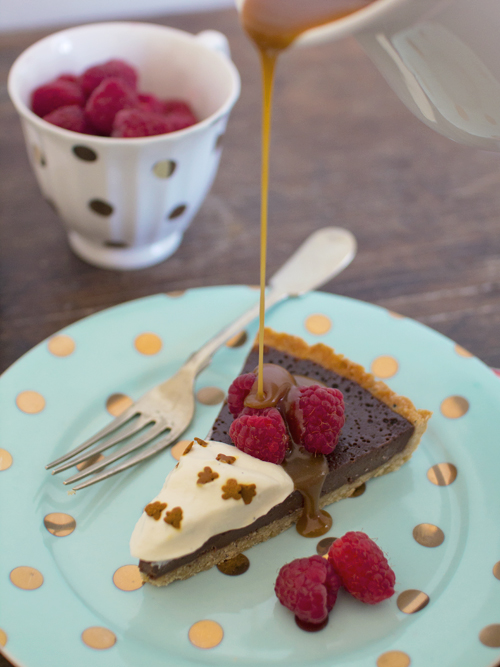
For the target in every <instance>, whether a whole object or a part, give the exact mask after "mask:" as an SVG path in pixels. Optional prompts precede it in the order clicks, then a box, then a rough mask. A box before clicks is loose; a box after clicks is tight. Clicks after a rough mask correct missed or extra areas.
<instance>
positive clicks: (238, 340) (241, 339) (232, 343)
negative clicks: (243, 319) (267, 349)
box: [226, 331, 248, 347]
mask: <svg viewBox="0 0 500 667" xmlns="http://www.w3.org/2000/svg"><path fill="white" fill-rule="evenodd" d="M247 340H248V335H247V332H246V331H242V332H240V333H239V334H236V336H233V337H232V338H230V339H229V340H228V341H227V343H226V347H241V346H242V345H245V343H246V342H247Z"/></svg>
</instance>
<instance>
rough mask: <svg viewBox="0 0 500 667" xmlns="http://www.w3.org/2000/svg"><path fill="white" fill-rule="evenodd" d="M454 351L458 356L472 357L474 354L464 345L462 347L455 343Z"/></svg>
mask: <svg viewBox="0 0 500 667" xmlns="http://www.w3.org/2000/svg"><path fill="white" fill-rule="evenodd" d="M455 352H456V353H457V354H458V355H459V356H460V357H473V356H474V355H473V354H472V352H469V350H466V349H465V347H462V346H461V345H458V344H457V345H455Z"/></svg>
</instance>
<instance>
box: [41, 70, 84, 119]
mask: <svg viewBox="0 0 500 667" xmlns="http://www.w3.org/2000/svg"><path fill="white" fill-rule="evenodd" d="M75 104H76V105H77V106H79V107H83V106H84V104H85V97H84V95H83V93H82V90H81V88H80V86H79V85H78V84H76V83H74V82H72V81H67V80H66V79H56V80H55V81H49V83H46V84H45V85H43V86H39V87H38V88H37V89H36V90H34V91H33V93H32V95H31V108H32V110H33V112H34V113H36V115H37V116H40V117H41V118H43V117H44V116H46V115H47V114H49V113H50V112H51V111H54V110H55V109H58V108H59V107H66V106H70V105H75Z"/></svg>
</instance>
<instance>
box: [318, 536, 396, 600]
mask: <svg viewBox="0 0 500 667" xmlns="http://www.w3.org/2000/svg"><path fill="white" fill-rule="evenodd" d="M328 561H329V562H330V563H331V565H332V567H333V568H334V570H335V571H336V572H337V573H338V575H339V576H340V578H341V580H342V584H343V585H344V587H345V588H346V589H347V590H348V591H349V593H351V595H353V596H354V597H355V598H357V599H358V600H361V602H365V603H366V604H377V603H378V602H382V601H383V600H387V598H390V597H391V596H392V595H393V594H394V584H395V581H396V575H395V574H394V572H393V570H392V569H391V567H390V565H389V563H388V562H387V558H386V557H385V556H384V553H383V551H382V550H381V549H380V547H379V546H378V545H377V544H375V542H374V541H373V540H372V539H370V538H369V537H368V535H366V533H362V532H354V531H351V532H348V533H346V534H345V535H344V536H343V537H340V538H339V539H338V540H335V542H334V543H333V544H332V546H331V547H330V551H329V552H328Z"/></svg>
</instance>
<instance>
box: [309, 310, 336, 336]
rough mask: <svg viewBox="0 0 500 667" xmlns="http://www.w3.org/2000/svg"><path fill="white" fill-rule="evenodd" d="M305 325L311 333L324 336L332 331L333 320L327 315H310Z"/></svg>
mask: <svg viewBox="0 0 500 667" xmlns="http://www.w3.org/2000/svg"><path fill="white" fill-rule="evenodd" d="M305 327H306V329H307V331H309V333H312V334H315V335H316V336H322V335H323V334H326V333H328V332H329V331H330V329H331V328H332V321H331V319H330V318H329V317H327V316H326V315H320V314H316V315H309V317H308V318H307V319H306V321H305Z"/></svg>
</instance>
